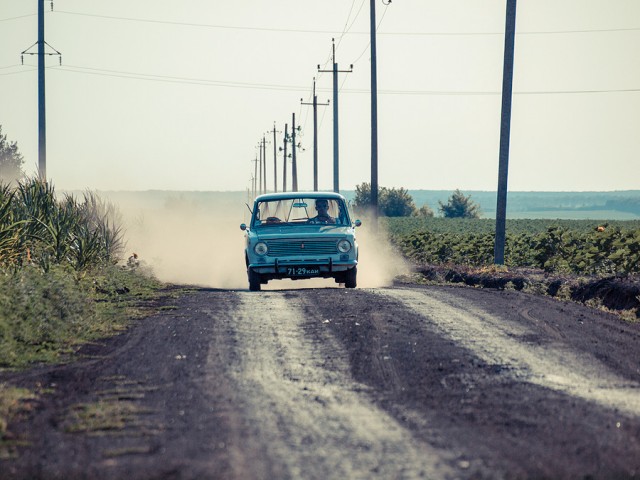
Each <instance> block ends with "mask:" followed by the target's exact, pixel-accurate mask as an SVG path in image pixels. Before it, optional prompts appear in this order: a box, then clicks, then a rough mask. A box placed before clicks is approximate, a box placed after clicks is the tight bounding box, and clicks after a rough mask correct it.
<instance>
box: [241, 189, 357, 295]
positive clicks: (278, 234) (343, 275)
mask: <svg viewBox="0 0 640 480" xmlns="http://www.w3.org/2000/svg"><path fill="white" fill-rule="evenodd" d="M360 224H361V222H360V221H359V220H356V221H355V222H352V220H351V217H350V216H349V211H348V208H347V202H346V200H345V198H344V197H343V196H342V195H340V194H338V193H321V192H308V193H301V192H291V193H273V194H266V195H260V196H259V197H257V198H256V199H255V202H254V204H253V209H252V210H251V223H250V224H249V226H247V225H246V224H244V223H243V224H242V225H240V229H241V230H243V231H244V232H245V239H246V244H245V252H244V255H245V261H246V265H247V276H248V277H249V290H252V291H258V290H260V287H261V285H265V284H266V283H267V282H268V281H269V280H274V279H281V278H290V279H293V280H300V279H305V278H316V277H320V278H333V279H335V281H336V282H337V283H343V284H344V285H345V287H346V288H355V287H356V278H357V274H358V270H357V267H358V244H357V243H356V235H355V227H358V226H360Z"/></svg>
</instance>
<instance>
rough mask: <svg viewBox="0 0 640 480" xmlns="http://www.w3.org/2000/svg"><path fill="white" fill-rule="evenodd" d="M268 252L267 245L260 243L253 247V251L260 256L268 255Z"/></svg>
mask: <svg viewBox="0 0 640 480" xmlns="http://www.w3.org/2000/svg"><path fill="white" fill-rule="evenodd" d="M268 250H269V249H268V248H267V244H266V243H264V242H258V243H256V246H255V247H253V251H254V252H256V254H258V255H266V254H267V251H268Z"/></svg>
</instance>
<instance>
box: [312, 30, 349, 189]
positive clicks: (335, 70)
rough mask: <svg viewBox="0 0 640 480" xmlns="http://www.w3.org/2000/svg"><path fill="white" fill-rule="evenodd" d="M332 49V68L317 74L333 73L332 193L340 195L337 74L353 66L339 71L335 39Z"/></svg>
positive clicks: (333, 39) (347, 71)
mask: <svg viewBox="0 0 640 480" xmlns="http://www.w3.org/2000/svg"><path fill="white" fill-rule="evenodd" d="M331 42H332V44H333V45H332V49H333V68H332V69H331V70H320V65H318V72H324V73H327V72H332V73H333V191H334V192H336V193H340V139H339V133H338V132H339V129H338V73H352V72H353V64H352V65H351V67H350V68H349V70H339V69H338V64H337V63H336V42H335V38H332V39H331Z"/></svg>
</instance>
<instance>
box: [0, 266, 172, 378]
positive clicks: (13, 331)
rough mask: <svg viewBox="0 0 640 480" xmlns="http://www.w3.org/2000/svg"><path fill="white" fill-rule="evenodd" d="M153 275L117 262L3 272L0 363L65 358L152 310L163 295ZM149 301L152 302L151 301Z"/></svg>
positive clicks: (15, 365)
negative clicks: (86, 267) (94, 267)
mask: <svg viewBox="0 0 640 480" xmlns="http://www.w3.org/2000/svg"><path fill="white" fill-rule="evenodd" d="M160 288H161V284H160V282H158V281H157V280H155V279H154V278H153V277H150V276H146V275H143V274H140V273H138V272H135V271H132V270H126V269H123V268H120V267H117V266H109V267H104V268H102V269H99V270H96V271H91V272H83V273H82V274H78V273H77V272H74V271H72V270H70V269H69V268H67V267H64V266H54V267H52V268H50V269H49V271H48V272H43V271H42V270H40V269H38V268H36V267H27V268H23V269H21V270H18V271H15V272H12V273H8V274H7V273H5V274H4V275H1V276H0V368H10V369H14V368H24V367H27V366H28V365H31V364H33V363H36V362H46V363H50V362H56V361H61V359H62V357H63V356H64V355H65V354H69V353H72V352H74V351H75V350H77V348H78V347H79V346H80V345H82V344H84V343H87V342H89V341H91V340H95V339H97V338H102V337H106V336H110V335H113V334H115V333H118V332H119V331H122V330H123V329H124V328H126V327H127V325H128V324H129V322H130V321H131V319H133V318H136V317H140V316H144V315H147V314H148V311H146V309H147V308H148V307H146V306H145V301H147V300H150V299H152V298H155V297H158V296H159V295H160V293H159V289H160ZM147 303H148V302H147Z"/></svg>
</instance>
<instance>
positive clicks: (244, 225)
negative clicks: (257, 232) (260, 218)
mask: <svg viewBox="0 0 640 480" xmlns="http://www.w3.org/2000/svg"><path fill="white" fill-rule="evenodd" d="M246 229H247V224H246V223H241V224H240V230H242V231H243V232H244V231H245V230H246Z"/></svg>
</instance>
